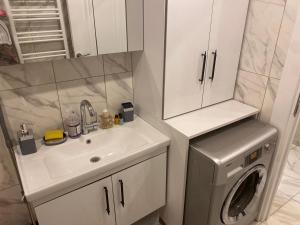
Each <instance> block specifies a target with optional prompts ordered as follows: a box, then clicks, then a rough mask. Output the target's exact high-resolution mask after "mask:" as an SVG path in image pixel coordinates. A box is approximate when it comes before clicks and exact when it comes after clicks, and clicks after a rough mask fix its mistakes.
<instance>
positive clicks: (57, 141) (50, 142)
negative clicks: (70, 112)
mask: <svg viewBox="0 0 300 225" xmlns="http://www.w3.org/2000/svg"><path fill="white" fill-rule="evenodd" d="M43 140H44V144H45V145H47V146H53V145H60V144H63V143H65V142H66V141H67V140H68V136H67V134H66V133H63V138H61V139H52V140H48V141H46V140H45V137H44V138H43Z"/></svg>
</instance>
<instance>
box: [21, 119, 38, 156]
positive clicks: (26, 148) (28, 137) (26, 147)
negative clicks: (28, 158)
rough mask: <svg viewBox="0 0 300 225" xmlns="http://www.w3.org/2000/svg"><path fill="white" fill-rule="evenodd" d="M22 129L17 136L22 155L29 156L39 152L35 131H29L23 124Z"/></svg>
mask: <svg viewBox="0 0 300 225" xmlns="http://www.w3.org/2000/svg"><path fill="white" fill-rule="evenodd" d="M20 127H21V129H20V130H19V131H18V133H17V134H18V141H19V145H20V149H21V153H22V155H29V154H32V153H35V152H37V149H36V145H35V140H34V137H33V130H32V129H28V128H27V126H26V125H25V124H22V125H21V126H20Z"/></svg>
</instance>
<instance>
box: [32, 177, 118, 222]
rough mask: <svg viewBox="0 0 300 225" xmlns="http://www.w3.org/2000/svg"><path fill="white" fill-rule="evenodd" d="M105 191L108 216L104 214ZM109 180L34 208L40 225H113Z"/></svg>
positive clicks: (105, 212)
mask: <svg viewBox="0 0 300 225" xmlns="http://www.w3.org/2000/svg"><path fill="white" fill-rule="evenodd" d="M104 188H107V193H108V199H109V206H110V213H109V214H108V212H107V202H106V193H105V189H104ZM113 204H114V202H113V193H112V182H111V177H109V178H106V179H104V180H101V181H99V182H96V183H93V184H91V185H88V186H86V187H83V188H81V189H78V190H76V191H73V192H71V193H69V194H66V195H64V196H61V197H59V198H57V199H54V200H52V201H50V202H47V203H45V204H43V205H40V206H38V207H36V208H35V212H36V215H37V219H38V221H39V224H40V225H83V224H84V225H115V212H114V205H113Z"/></svg>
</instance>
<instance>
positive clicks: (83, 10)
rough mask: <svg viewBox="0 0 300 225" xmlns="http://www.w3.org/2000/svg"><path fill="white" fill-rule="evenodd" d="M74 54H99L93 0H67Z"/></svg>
mask: <svg viewBox="0 0 300 225" xmlns="http://www.w3.org/2000/svg"><path fill="white" fill-rule="evenodd" d="M67 5H68V14H69V22H70V30H71V36H72V43H73V48H74V55H75V57H77V56H78V55H83V56H85V55H90V56H96V55H97V45H96V34H95V25H94V13H93V2H92V0H67Z"/></svg>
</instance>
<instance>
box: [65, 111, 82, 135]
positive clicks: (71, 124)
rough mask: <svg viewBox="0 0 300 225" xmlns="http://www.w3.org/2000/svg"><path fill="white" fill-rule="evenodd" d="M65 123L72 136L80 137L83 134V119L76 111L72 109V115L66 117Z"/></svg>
mask: <svg viewBox="0 0 300 225" xmlns="http://www.w3.org/2000/svg"><path fill="white" fill-rule="evenodd" d="M65 124H66V128H67V131H68V135H69V137H70V138H78V137H80V136H81V120H80V117H79V115H78V114H77V113H76V112H74V111H72V113H71V114H70V116H69V117H68V118H67V119H66V122H65Z"/></svg>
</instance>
